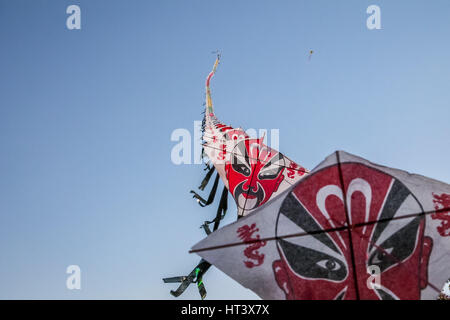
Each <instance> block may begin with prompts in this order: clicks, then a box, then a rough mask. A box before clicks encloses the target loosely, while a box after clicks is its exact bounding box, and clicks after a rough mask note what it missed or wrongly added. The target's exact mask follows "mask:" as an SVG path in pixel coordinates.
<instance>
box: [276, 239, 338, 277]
mask: <svg viewBox="0 0 450 320" xmlns="http://www.w3.org/2000/svg"><path fill="white" fill-rule="evenodd" d="M279 244H280V246H281V249H282V250H283V253H284V255H285V257H286V260H287V262H288V263H289V266H290V267H291V268H292V270H294V272H295V273H297V274H298V275H300V276H302V277H304V278H312V279H328V280H334V281H342V280H344V279H345V277H346V276H347V268H346V267H345V264H344V263H343V262H342V261H340V260H338V259H336V258H334V257H332V256H329V255H328V254H326V253H323V252H320V251H316V250H313V249H309V248H306V247H302V246H299V245H296V244H293V243H291V242H288V241H285V240H283V239H280V240H279Z"/></svg>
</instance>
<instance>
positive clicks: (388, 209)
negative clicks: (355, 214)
mask: <svg viewBox="0 0 450 320" xmlns="http://www.w3.org/2000/svg"><path fill="white" fill-rule="evenodd" d="M410 194H411V193H410V192H409V190H408V189H407V188H406V187H405V186H404V185H403V183H401V182H399V181H398V180H394V184H393V185H392V188H391V190H390V191H389V194H388V195H387V198H386V201H385V203H384V207H383V211H382V212H381V215H380V217H379V220H382V221H387V223H377V225H376V227H375V231H374V232H373V236H372V245H371V247H370V249H369V251H370V250H372V248H373V243H376V242H377V240H378V238H379V237H380V235H381V233H382V232H383V231H384V229H386V227H387V226H388V224H389V223H390V222H391V221H392V218H393V217H394V215H395V213H396V212H397V211H398V209H399V208H400V206H401V205H402V204H403V202H404V201H405V200H406V198H407V197H408V196H409V195H410Z"/></svg>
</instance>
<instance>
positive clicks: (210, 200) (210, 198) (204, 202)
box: [191, 174, 219, 207]
mask: <svg viewBox="0 0 450 320" xmlns="http://www.w3.org/2000/svg"><path fill="white" fill-rule="evenodd" d="M218 185H219V174H217V175H216V179H215V180H214V184H213V187H212V189H211V192H210V193H209V196H208V200H205V199H203V198H202V197H201V196H200V195H199V194H198V193H197V192H195V191H194V190H191V193H193V194H194V195H193V196H192V197H193V198H196V199H197V202H198V204H199V205H200V206H201V207H206V206H208V205H210V204H211V203H213V201H214V197H215V196H216V191H217V186H218Z"/></svg>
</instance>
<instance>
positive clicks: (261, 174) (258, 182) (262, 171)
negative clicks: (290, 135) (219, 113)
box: [225, 139, 285, 210]
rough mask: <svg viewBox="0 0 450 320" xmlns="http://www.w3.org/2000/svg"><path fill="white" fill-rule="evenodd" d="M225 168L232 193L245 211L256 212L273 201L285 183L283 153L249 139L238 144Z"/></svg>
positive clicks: (259, 140) (240, 207)
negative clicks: (283, 182)
mask: <svg viewBox="0 0 450 320" xmlns="http://www.w3.org/2000/svg"><path fill="white" fill-rule="evenodd" d="M230 157H231V158H230V159H229V161H227V162H226V164H225V170H226V174H227V179H228V183H229V190H230V192H231V193H232V194H233V197H234V199H235V200H236V204H237V206H238V208H239V209H241V210H244V209H245V210H252V209H254V208H257V207H259V206H260V205H262V204H263V203H265V202H266V201H267V200H269V199H270V197H271V196H272V194H273V193H274V192H276V191H277V190H278V187H279V185H280V183H281V182H282V181H283V179H284V175H283V171H284V167H285V160H284V157H283V155H282V154H281V153H279V152H278V151H276V150H274V149H271V148H270V147H268V146H266V145H265V144H263V143H262V139H245V140H242V141H240V142H238V143H237V144H236V146H235V147H234V151H233V152H232V153H231V155H230Z"/></svg>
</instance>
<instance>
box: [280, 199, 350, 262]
mask: <svg viewBox="0 0 450 320" xmlns="http://www.w3.org/2000/svg"><path fill="white" fill-rule="evenodd" d="M280 213H281V214H283V215H285V216H286V217H287V218H289V220H291V221H292V222H294V223H295V224H296V225H298V226H299V227H300V228H302V229H303V230H305V231H306V232H308V233H310V232H316V231H318V230H322V228H321V227H320V226H319V225H318V224H317V223H316V221H314V219H313V218H312V217H311V215H310V213H309V212H308V211H307V210H306V209H305V208H304V207H303V205H302V204H301V203H300V202H299V201H298V200H297V199H296V198H295V197H294V195H293V194H292V193H289V195H288V196H287V197H286V199H284V201H283V204H282V205H281V208H280ZM311 235H312V236H313V237H314V238H316V239H317V240H319V241H320V242H321V243H323V244H324V245H326V246H327V247H328V248H330V249H331V250H333V251H335V252H336V253H338V254H341V253H340V252H339V250H338V249H337V248H336V246H335V245H334V243H333V241H332V240H331V239H330V237H329V235H328V234H327V233H313V234H311Z"/></svg>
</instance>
